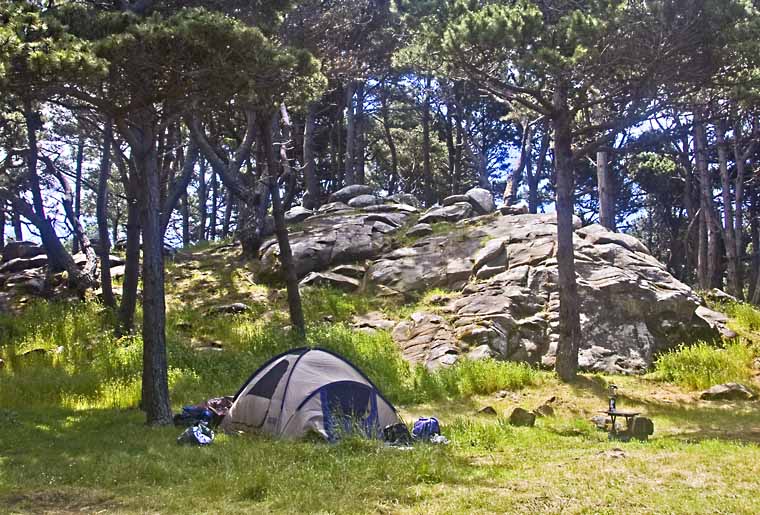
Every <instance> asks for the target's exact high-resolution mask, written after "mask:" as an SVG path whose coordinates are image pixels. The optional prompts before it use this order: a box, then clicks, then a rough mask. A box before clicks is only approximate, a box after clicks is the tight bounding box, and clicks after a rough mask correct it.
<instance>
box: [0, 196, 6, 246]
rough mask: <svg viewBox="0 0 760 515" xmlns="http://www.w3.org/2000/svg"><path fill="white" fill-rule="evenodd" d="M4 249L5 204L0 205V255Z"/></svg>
mask: <svg viewBox="0 0 760 515" xmlns="http://www.w3.org/2000/svg"><path fill="white" fill-rule="evenodd" d="M4 249H5V202H3V203H1V204H0V253H2V251H3V250H4Z"/></svg>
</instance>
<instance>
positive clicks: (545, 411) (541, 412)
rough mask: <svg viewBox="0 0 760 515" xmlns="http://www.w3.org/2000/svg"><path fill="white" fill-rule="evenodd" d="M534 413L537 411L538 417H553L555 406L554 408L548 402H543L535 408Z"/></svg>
mask: <svg viewBox="0 0 760 515" xmlns="http://www.w3.org/2000/svg"><path fill="white" fill-rule="evenodd" d="M533 413H535V415H536V416H537V417H553V416H554V408H552V407H551V406H549V405H548V404H542V405H541V406H539V407H538V408H536V409H534V410H533Z"/></svg>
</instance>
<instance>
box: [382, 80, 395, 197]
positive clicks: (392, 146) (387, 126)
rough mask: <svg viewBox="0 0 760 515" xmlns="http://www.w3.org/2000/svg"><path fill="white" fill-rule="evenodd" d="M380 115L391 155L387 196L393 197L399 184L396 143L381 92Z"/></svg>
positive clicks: (386, 104)
mask: <svg viewBox="0 0 760 515" xmlns="http://www.w3.org/2000/svg"><path fill="white" fill-rule="evenodd" d="M380 114H381V116H382V119H383V132H384V134H385V141H386V143H387V144H388V150H389V151H390V153H391V176H390V177H389V178H388V194H389V195H393V194H394V193H396V188H397V187H398V183H399V176H398V150H397V149H396V142H395V141H394V139H393V133H392V132H391V122H390V115H389V113H388V99H387V98H386V93H385V91H383V92H382V93H381V95H380Z"/></svg>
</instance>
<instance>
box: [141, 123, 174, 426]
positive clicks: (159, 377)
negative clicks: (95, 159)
mask: <svg viewBox="0 0 760 515" xmlns="http://www.w3.org/2000/svg"><path fill="white" fill-rule="evenodd" d="M149 132H150V131H149V130H148V131H142V133H143V134H145V133H149ZM141 143H142V145H141V147H140V148H138V149H134V148H133V149H132V150H133V151H134V152H135V154H136V166H137V171H138V183H139V185H140V219H141V228H142V237H143V238H142V240H143V266H142V279H143V326H142V337H143V376H142V408H143V410H144V411H145V414H146V417H147V423H148V424H150V425H165V424H170V423H171V421H172V413H171V406H170V404H169V379H168V366H167V357H166V331H165V329H166V306H165V298H164V255H163V247H164V245H163V231H162V229H161V184H160V182H161V179H160V172H159V169H158V160H157V156H156V150H155V146H154V144H153V141H151V140H150V139H147V138H146V139H144V140H142V141H141Z"/></svg>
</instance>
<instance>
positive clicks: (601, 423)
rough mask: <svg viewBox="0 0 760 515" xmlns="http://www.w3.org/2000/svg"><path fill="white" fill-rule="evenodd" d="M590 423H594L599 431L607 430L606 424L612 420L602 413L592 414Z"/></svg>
mask: <svg viewBox="0 0 760 515" xmlns="http://www.w3.org/2000/svg"><path fill="white" fill-rule="evenodd" d="M591 423H592V424H594V425H595V426H596V428H597V429H598V430H599V431H607V426H608V425H609V424H612V420H611V419H610V418H609V417H605V416H604V415H594V416H593V417H591Z"/></svg>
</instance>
